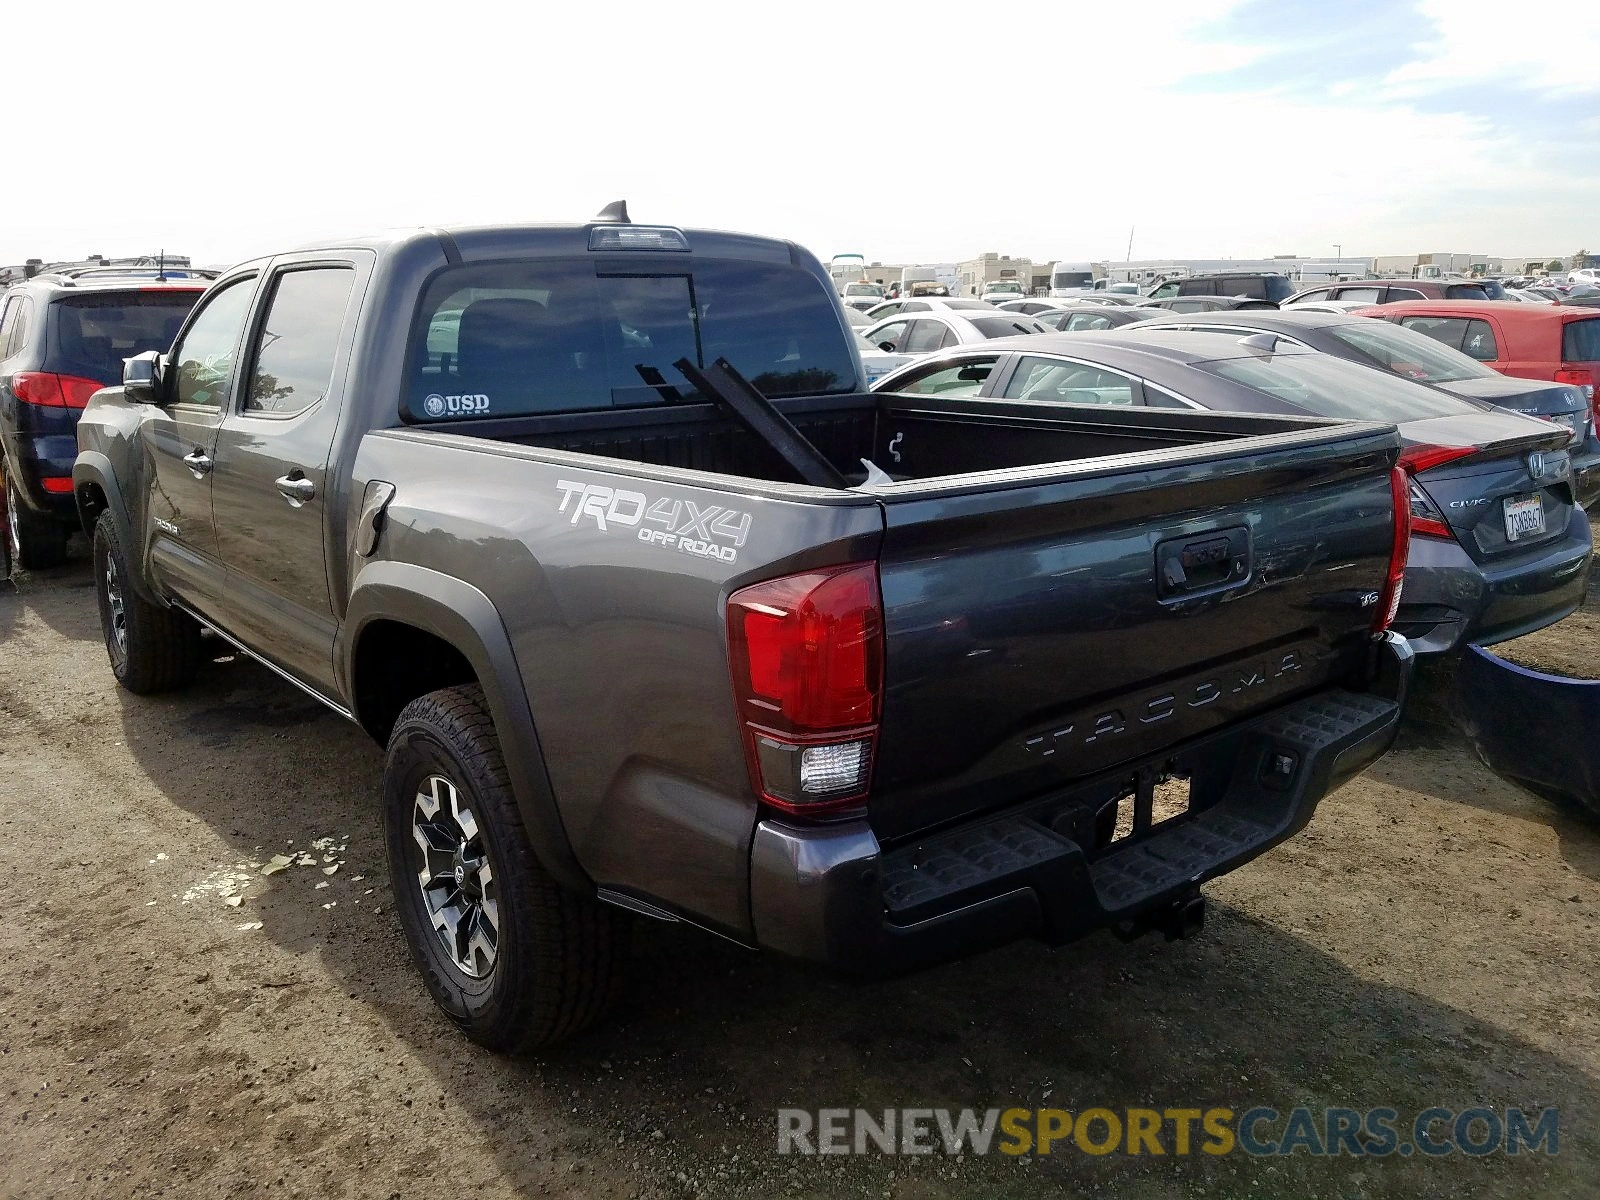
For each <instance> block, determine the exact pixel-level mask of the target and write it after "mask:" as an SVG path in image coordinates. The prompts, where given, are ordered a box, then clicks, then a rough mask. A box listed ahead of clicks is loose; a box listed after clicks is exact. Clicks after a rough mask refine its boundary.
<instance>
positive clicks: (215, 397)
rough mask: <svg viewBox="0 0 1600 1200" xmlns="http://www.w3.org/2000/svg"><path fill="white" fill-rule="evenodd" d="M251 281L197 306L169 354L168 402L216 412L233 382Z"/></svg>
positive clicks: (231, 287) (223, 291)
mask: <svg viewBox="0 0 1600 1200" xmlns="http://www.w3.org/2000/svg"><path fill="white" fill-rule="evenodd" d="M255 286H256V281H255V279H254V278H253V277H252V278H249V279H240V280H238V281H237V282H234V283H230V284H228V286H227V287H225V288H223V289H222V290H221V291H220V292H217V293H216V294H215V295H212V296H207V297H206V298H205V299H204V300H202V301H201V302H200V309H199V311H198V312H197V313H196V315H195V318H194V321H193V322H192V323H191V324H190V326H189V328H188V329H186V330H185V331H184V333H183V336H182V338H180V339H179V341H178V344H177V345H176V346H174V347H173V350H172V362H173V364H174V367H175V370H176V381H175V383H174V385H173V387H174V391H173V394H172V402H173V403H174V404H202V405H205V406H207V407H209V408H216V407H217V406H218V405H220V404H221V403H222V402H223V400H224V399H225V398H226V397H227V395H228V388H229V386H230V385H231V384H232V382H233V369H234V362H233V356H234V353H235V352H236V351H237V350H238V348H239V334H240V333H241V332H242V331H243V329H244V318H245V313H246V312H248V311H249V308H250V297H251V295H252V293H254V291H255Z"/></svg>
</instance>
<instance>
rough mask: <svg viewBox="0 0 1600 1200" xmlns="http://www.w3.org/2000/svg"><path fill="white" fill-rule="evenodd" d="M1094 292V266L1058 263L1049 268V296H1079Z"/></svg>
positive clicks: (1083, 263)
mask: <svg viewBox="0 0 1600 1200" xmlns="http://www.w3.org/2000/svg"><path fill="white" fill-rule="evenodd" d="M1092 291H1094V264H1093V263H1086V262H1058V263H1052V264H1051V266H1050V296H1051V298H1052V299H1054V298H1055V297H1057V296H1081V295H1083V294H1084V293H1085V292H1092Z"/></svg>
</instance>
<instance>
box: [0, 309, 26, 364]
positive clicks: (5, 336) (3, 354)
mask: <svg viewBox="0 0 1600 1200" xmlns="http://www.w3.org/2000/svg"><path fill="white" fill-rule="evenodd" d="M21 311H22V297H21V296H7V297H6V298H5V300H4V302H3V303H0V359H5V358H10V357H11V349H10V342H11V330H12V329H13V328H14V327H15V326H16V323H17V313H19V312H21Z"/></svg>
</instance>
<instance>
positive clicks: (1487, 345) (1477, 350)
mask: <svg viewBox="0 0 1600 1200" xmlns="http://www.w3.org/2000/svg"><path fill="white" fill-rule="evenodd" d="M1461 352H1462V353H1463V354H1466V355H1469V356H1470V357H1472V358H1475V359H1477V360H1478V361H1479V362H1493V361H1494V360H1495V359H1497V358H1499V357H1500V347H1499V346H1497V345H1495V341H1494V329H1493V328H1492V327H1491V326H1490V325H1489V322H1487V321H1480V320H1473V321H1468V322H1467V329H1466V333H1465V334H1464V335H1463V336H1462V339H1461Z"/></svg>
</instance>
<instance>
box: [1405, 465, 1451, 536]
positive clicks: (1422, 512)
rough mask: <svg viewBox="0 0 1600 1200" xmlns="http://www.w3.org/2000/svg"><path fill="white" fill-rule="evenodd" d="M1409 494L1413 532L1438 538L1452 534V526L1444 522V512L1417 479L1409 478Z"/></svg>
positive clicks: (1409, 509) (1407, 508)
mask: <svg viewBox="0 0 1600 1200" xmlns="http://www.w3.org/2000/svg"><path fill="white" fill-rule="evenodd" d="M1408 495H1409V497H1410V500H1411V503H1410V504H1408V505H1407V506H1406V511H1407V512H1408V513H1409V514H1410V517H1411V532H1412V533H1413V534H1425V535H1427V536H1428V537H1438V538H1447V537H1450V536H1452V535H1451V533H1450V527H1449V526H1448V525H1446V524H1445V522H1444V514H1443V513H1442V512H1440V511H1439V506H1438V505H1437V504H1435V503H1434V502H1433V501H1432V500H1430V499H1429V498H1428V493H1427V492H1425V491H1423V490H1422V487H1421V485H1420V484H1418V483H1417V481H1416V480H1415V479H1411V480H1408Z"/></svg>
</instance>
